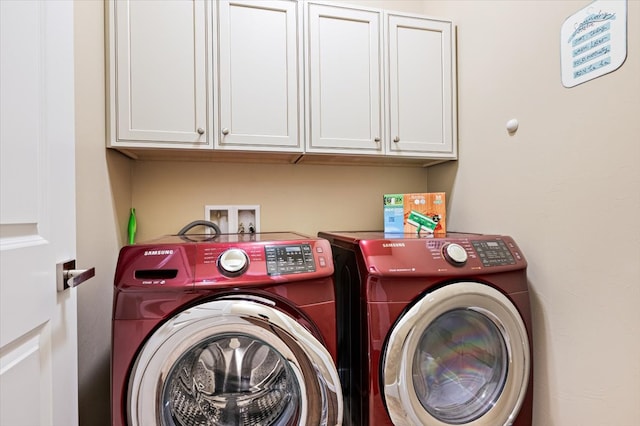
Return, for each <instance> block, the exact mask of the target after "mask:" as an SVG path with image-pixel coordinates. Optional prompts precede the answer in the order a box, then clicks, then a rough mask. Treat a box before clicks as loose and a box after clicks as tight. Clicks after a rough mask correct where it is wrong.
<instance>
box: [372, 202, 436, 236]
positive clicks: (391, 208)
mask: <svg viewBox="0 0 640 426" xmlns="http://www.w3.org/2000/svg"><path fill="white" fill-rule="evenodd" d="M446 210H447V208H446V203H445V193H444V192H425V193H415V194H385V195H384V232H385V233H393V234H413V233H417V234H420V233H427V234H444V233H446V232H447V227H446V216H447V213H446Z"/></svg>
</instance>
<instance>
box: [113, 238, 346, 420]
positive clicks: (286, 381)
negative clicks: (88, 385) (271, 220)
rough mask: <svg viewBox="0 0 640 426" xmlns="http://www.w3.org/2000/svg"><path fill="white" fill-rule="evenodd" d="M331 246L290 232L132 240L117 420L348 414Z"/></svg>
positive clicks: (117, 311) (124, 268)
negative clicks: (337, 362) (338, 343)
mask: <svg viewBox="0 0 640 426" xmlns="http://www.w3.org/2000/svg"><path fill="white" fill-rule="evenodd" d="M333 271H334V270H333V265H332V262H331V247H330V245H329V243H328V242H327V241H326V240H322V239H318V238H309V237H305V236H302V235H298V234H293V233H263V234H239V235H217V236H215V237H211V236H208V235H199V236H194V235H188V236H186V235H183V236H171V237H165V238H162V239H159V240H156V241H152V242H149V243H145V244H137V245H133V246H127V247H124V248H123V249H122V250H121V252H120V256H119V260H118V265H117V269H116V275H115V293H114V304H113V342H112V343H113V347H112V357H111V362H112V367H111V368H112V395H111V405H112V424H113V425H115V426H121V425H129V426H137V425H142V426H153V425H167V426H169V425H175V426H178V425H195V424H211V425H213V424H261V425H290V424H296V425H298V424H300V425H320V424H327V425H340V424H342V416H343V405H342V404H343V402H342V394H341V389H340V383H339V378H338V373H337V370H336V366H335V357H336V319H335V297H334V284H333V278H332V274H333Z"/></svg>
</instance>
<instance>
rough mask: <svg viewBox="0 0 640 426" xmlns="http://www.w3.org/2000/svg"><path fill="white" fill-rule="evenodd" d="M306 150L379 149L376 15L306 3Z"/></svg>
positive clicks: (379, 20)
mask: <svg viewBox="0 0 640 426" xmlns="http://www.w3.org/2000/svg"><path fill="white" fill-rule="evenodd" d="M305 18H306V20H305V24H306V36H307V38H306V52H305V53H306V60H307V76H306V77H307V78H306V83H307V85H306V95H307V120H308V121H307V149H306V151H307V152H312V153H350V154H381V153H382V152H383V145H382V137H383V114H384V109H383V106H382V93H383V91H382V77H381V75H382V49H381V47H382V18H381V12H380V11H375V10H364V9H355V8H351V7H341V6H328V5H323V4H316V3H307V9H306V16H305Z"/></svg>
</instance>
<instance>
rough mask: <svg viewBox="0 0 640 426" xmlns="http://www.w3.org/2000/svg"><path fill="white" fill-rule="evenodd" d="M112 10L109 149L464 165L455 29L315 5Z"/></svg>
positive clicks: (147, 4)
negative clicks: (459, 134)
mask: <svg viewBox="0 0 640 426" xmlns="http://www.w3.org/2000/svg"><path fill="white" fill-rule="evenodd" d="M107 4H108V7H107V11H108V13H107V17H108V20H109V22H108V28H109V85H110V108H109V114H110V117H109V118H110V126H109V138H108V142H107V143H108V146H110V147H112V148H118V149H120V150H121V151H123V152H125V153H126V154H128V155H131V156H132V157H134V158H143V159H144V158H152V157H153V156H162V155H165V156H166V155H167V154H163V150H158V149H153V150H143V149H138V148H174V149H173V150H171V151H170V152H171V154H170V155H172V156H174V155H182V156H183V157H185V158H186V157H189V158H193V159H207V158H213V159H216V158H217V159H225V158H229V159H231V158H236V159H238V160H249V159H255V158H256V156H260V158H259V161H262V159H264V160H267V157H266V156H265V154H268V155H269V157H268V158H269V159H271V160H275V161H287V162H316V163H323V164H326V163H350V162H356V163H357V162H360V163H362V164H364V163H366V162H367V161H368V162H373V163H376V164H378V163H381V164H385V162H386V163H389V164H391V163H393V164H414V165H423V166H424V165H430V164H435V163H438V162H441V161H445V160H451V159H456V158H457V148H456V146H457V141H456V139H457V134H456V126H457V124H456V86H455V75H456V62H455V55H456V52H455V37H454V29H453V24H452V23H451V22H450V21H446V20H439V19H430V18H426V17H423V16H419V15H411V14H404V13H395V12H389V11H384V10H381V9H375V8H363V7H359V6H353V5H348V4H346V3H339V4H335V3H334V4H330V3H327V2H323V1H319V0H309V1H306V0H304V1H303V0H299V1H298V0H215V1H214V0H108V1H107ZM175 148H177V150H176V149H175ZM194 149H207V150H209V151H210V152H209V153H208V154H207V153H205V152H203V151H197V152H194ZM165 152H166V151H165ZM252 152H253V153H252ZM423 160H424V161H423Z"/></svg>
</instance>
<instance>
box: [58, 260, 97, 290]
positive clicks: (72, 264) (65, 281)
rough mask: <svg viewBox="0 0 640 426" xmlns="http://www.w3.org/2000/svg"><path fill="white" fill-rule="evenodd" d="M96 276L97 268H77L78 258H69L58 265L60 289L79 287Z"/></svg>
mask: <svg viewBox="0 0 640 426" xmlns="http://www.w3.org/2000/svg"><path fill="white" fill-rule="evenodd" d="M95 276H96V268H89V269H76V260H75V259H73V260H67V261H66V262H61V263H58V264H57V265H56V286H57V288H58V291H65V290H66V289H68V288H71V287H77V286H79V285H80V284H82V283H83V282H85V281H86V280H88V279H89V278H93V277H95Z"/></svg>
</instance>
